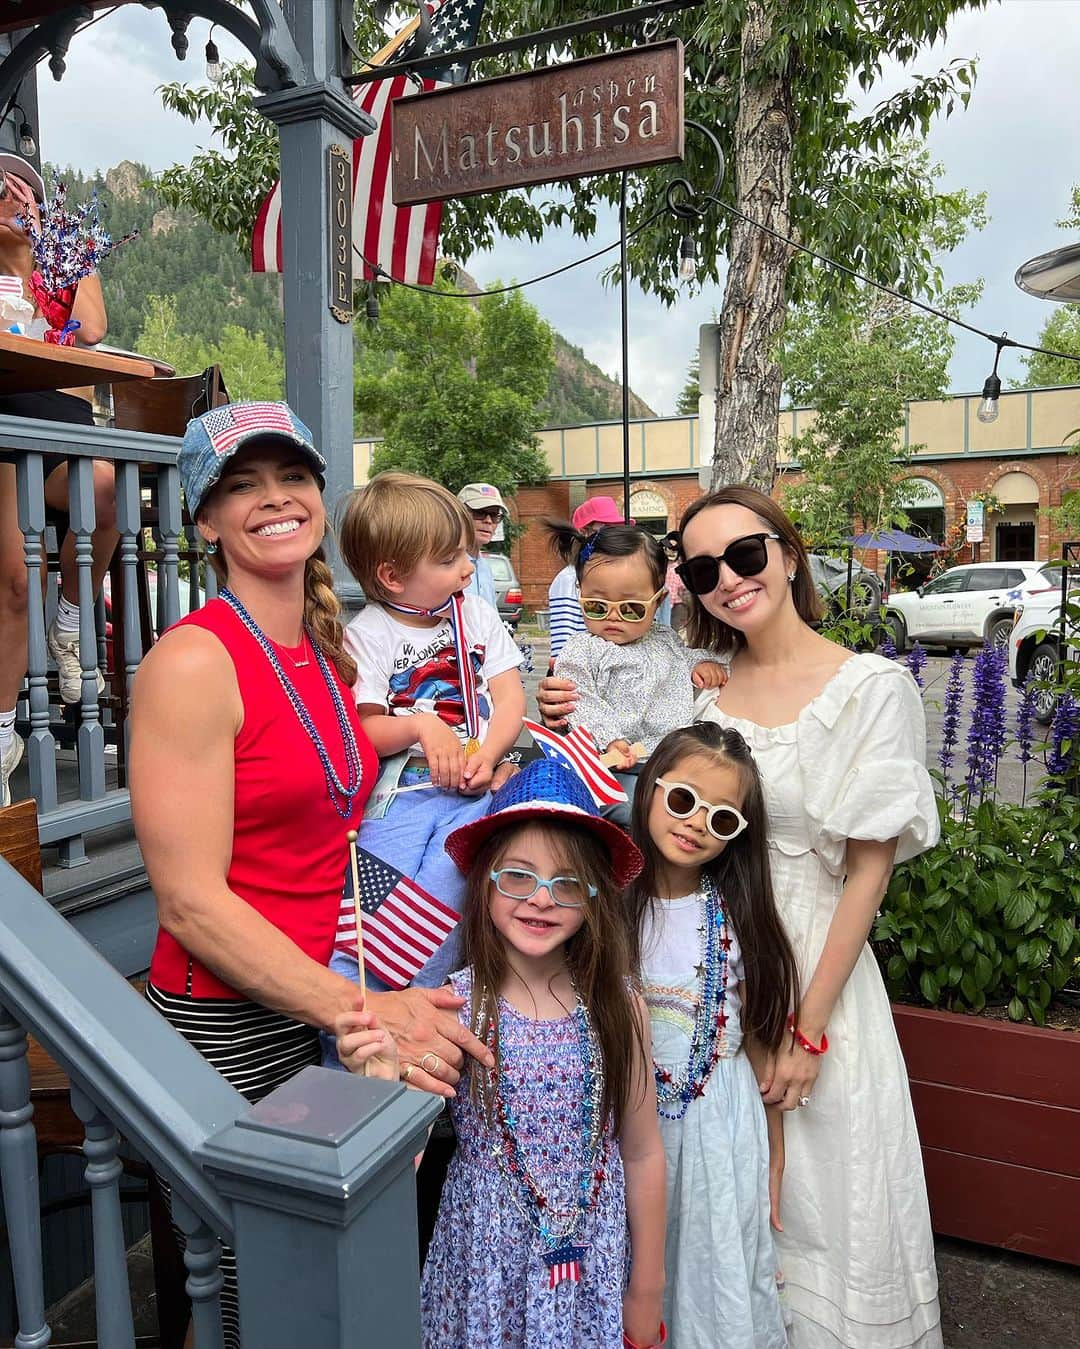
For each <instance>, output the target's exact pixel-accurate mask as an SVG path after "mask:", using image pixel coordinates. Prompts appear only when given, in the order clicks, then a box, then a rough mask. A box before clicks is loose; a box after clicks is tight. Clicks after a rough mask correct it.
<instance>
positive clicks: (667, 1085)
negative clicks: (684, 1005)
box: [653, 874, 731, 1119]
mask: <svg viewBox="0 0 1080 1349" xmlns="http://www.w3.org/2000/svg"><path fill="white" fill-rule="evenodd" d="M701 893H702V898H701V922H700V923H699V925H698V936H699V937H700V939H701V958H700V960H699V963H698V965H697V1014H696V1016H695V1017H694V1029H693V1033H692V1035H691V1037H690V1053H689V1054H688V1055H687V1060H686V1067H685V1068H684V1069H683V1070H682V1071H681V1072H680V1073H678V1074H675V1073H672V1072H671V1070H670V1069H668V1068H662V1067H661V1066H660V1065H659V1064H658V1063H657V1062H656V1061H655V1060H654V1061H653V1072H654V1073H655V1075H656V1106H657V1110H658V1111H659V1113H660V1114H661V1115H663V1117H664V1118H665V1119H682V1118H683V1116H684V1115H685V1114H686V1112H687V1110H689V1109H690V1102H691V1101H696V1100H697V1099H698V1097H699V1096H704V1095H705V1086H706V1083H707V1082H708V1080H709V1078H710V1077H711V1076H712V1071H713V1069H714V1068H715V1067H716V1065H717V1062H718V1061H719V1059H720V1040H721V1037H722V1036H723V1033H724V1027H725V1026H726V1025H727V1020H728V1019H727V1013H726V1012H725V1011H724V1003H725V1001H726V1000H727V979H728V952H729V951H730V950H731V937H730V936H729V935H728V928H727V919H726V918H725V917H724V908H723V902H722V900H721V898H720V894H719V891H718V890H717V888H716V885H715V884H714V883H713V880H712V878H711V877H710V876H708V875H704V874H703V875H702V878H701Z"/></svg>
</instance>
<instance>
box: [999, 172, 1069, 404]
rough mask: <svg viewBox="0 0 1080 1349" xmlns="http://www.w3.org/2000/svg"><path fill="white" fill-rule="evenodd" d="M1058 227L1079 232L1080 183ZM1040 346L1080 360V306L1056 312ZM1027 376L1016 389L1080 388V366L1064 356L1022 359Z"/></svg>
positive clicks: (1039, 355)
mask: <svg viewBox="0 0 1080 1349" xmlns="http://www.w3.org/2000/svg"><path fill="white" fill-rule="evenodd" d="M1057 223H1058V225H1059V226H1060V227H1061V228H1062V229H1063V230H1076V229H1080V183H1074V184H1073V186H1072V191H1071V192H1070V194H1069V207H1068V210H1067V211H1066V214H1065V216H1064V218H1063V219H1061V220H1059V221H1058V222H1057ZM1036 345H1037V346H1040V347H1047V348H1049V350H1051V351H1061V352H1064V353H1065V354H1066V355H1068V356H1076V357H1078V358H1080V304H1066V305H1061V306H1060V307H1057V308H1055V309H1054V311H1053V313H1051V315H1050V317H1049V318H1048V319H1047V320H1046V322H1045V323H1044V324H1043V326H1042V331H1041V332H1040V333H1039V338H1038V341H1037V343H1036ZM1022 359H1023V362H1024V367H1025V373H1024V376H1023V378H1022V379H1014V380H1010V383H1011V384H1012V385H1013V387H1014V388H1022V387H1023V386H1024V385H1032V384H1034V385H1047V384H1080V364H1078V363H1077V361H1067V360H1064V359H1063V358H1062V357H1061V356H1044V355H1043V354H1042V352H1039V351H1033V352H1031V353H1030V354H1028V355H1027V356H1024V357H1023V358H1022Z"/></svg>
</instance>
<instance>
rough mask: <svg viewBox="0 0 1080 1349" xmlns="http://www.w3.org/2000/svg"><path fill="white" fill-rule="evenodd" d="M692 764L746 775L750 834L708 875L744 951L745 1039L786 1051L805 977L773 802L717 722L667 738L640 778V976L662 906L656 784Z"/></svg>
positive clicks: (635, 922)
mask: <svg viewBox="0 0 1080 1349" xmlns="http://www.w3.org/2000/svg"><path fill="white" fill-rule="evenodd" d="M690 758H699V759H711V760H713V761H714V762H720V763H726V764H730V765H731V766H732V767H733V768H735V770H736V771H737V772H738V774H739V781H740V784H741V786H742V789H743V801H742V807H741V810H742V814H743V815H744V816H745V818H746V821H747V828H746V829H744V830H743V832H742V833H741V834H740V835H739V836H738V837H737V838H734V839H732V840H731V842H730V843H728V845H727V847H726V848H725V849H724V851H723V852H722V853H720V855H719V856H718V857H717V858H715V859H714V860H713V861H712V862H710V863H709V864H708V866H707V867H706V868H705V870H706V872H707V873H708V875H709V876H710V877H711V878H712V880H713V883H714V884H715V885H716V888H717V890H718V891H719V892H720V894H721V895H722V896H723V901H724V910H725V913H726V914H727V917H728V919H729V921H730V923H731V926H732V927H733V928H734V930H735V935H736V936H737V937H738V939H739V947H740V949H741V951H742V956H743V969H744V977H745V996H744V1000H743V1009H742V1026H743V1032H744V1034H746V1035H752V1036H754V1038H755V1039H756V1040H758V1041H759V1042H760V1043H761V1044H763V1045H765V1046H766V1047H767V1048H768V1049H773V1050H775V1049H779V1047H780V1045H781V1043H782V1041H783V1038H784V1031H785V1029H786V1027H787V1019H788V1014H789V1012H792V1011H794V1012H796V1014H797V1012H798V1006H797V1004H798V1000H799V972H798V967H797V966H796V964H795V955H794V952H793V951H792V949H791V942H790V941H789V940H788V936H787V933H786V932H785V931H784V925H783V923H782V922H781V921H780V915H779V913H778V912H777V909H776V900H775V898H774V896H773V888H772V877H771V874H770V870H769V852H768V848H767V847H766V843H765V840H766V835H767V832H768V826H769V821H768V816H767V814H766V811H765V795H764V792H763V790H762V786H761V778H760V776H759V775H758V770H757V765H756V764H755V763H754V759H753V756H752V755H751V753H750V750H749V747H748V746H747V744H746V741H745V740H744V739H743V738H742V736H741V735H740V734H739V733H738V731H733V730H729V729H728V728H727V727H724V726H718V725H717V724H716V723H715V722H698V723H696V724H695V725H693V726H687V727H685V728H684V729H682V730H679V731H671V732H670V733H669V734H668V735H665V736H664V738H663V740H661V741H660V743H659V745H657V747H656V749H655V750H654V751H653V752H652V754H651V755H650V756H649V760H648V762H647V763H646V765H645V767H644V768H643V769H642V772H641V776H640V777H639V778H638V785H637V791H636V793H635V795H634V805H633V811H632V814H631V822H630V832H631V834H632V836H633V839H634V842H635V843H636V844H637V845H638V847H639V848H640V849H641V851H642V854H643V856H644V858H645V867H644V870H643V871H642V873H641V875H640V876H639V877H638V878H637V880H635V881H633V882H632V883H631V884H630V886H629V887H628V888H627V891H626V896H625V903H626V905H627V913H628V927H629V929H630V941H631V954H632V958H633V961H634V968H635V969H639V968H640V965H641V938H642V932H643V930H644V925H645V921H646V919H648V918H649V917H650V916H651V914H652V911H653V907H654V905H656V904H657V903H658V902H661V901H658V900H657V899H656V870H657V868H656V847H655V845H654V844H653V842H652V839H651V837H650V835H649V811H650V809H651V807H652V802H653V794H654V791H655V788H656V779H657V778H662V777H665V776H666V775H667V774H669V773H670V772H671V770H672V769H673V768H674V767H675V766H676V765H677V764H678V763H680V762H682V760H684V759H690Z"/></svg>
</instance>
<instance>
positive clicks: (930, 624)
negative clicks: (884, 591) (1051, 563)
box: [885, 562, 1060, 651]
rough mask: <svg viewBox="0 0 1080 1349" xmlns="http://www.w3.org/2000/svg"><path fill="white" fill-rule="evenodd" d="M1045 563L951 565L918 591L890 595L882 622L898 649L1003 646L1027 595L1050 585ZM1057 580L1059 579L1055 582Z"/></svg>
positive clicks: (1050, 579) (1052, 575)
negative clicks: (920, 645) (919, 644)
mask: <svg viewBox="0 0 1080 1349" xmlns="http://www.w3.org/2000/svg"><path fill="white" fill-rule="evenodd" d="M1055 575H1056V573H1055V571H1054V569H1053V568H1047V566H1046V563H1044V562H971V563H968V564H967V565H966V566H963V567H950V568H949V570H948V571H943V572H942V573H941V575H940V576H935V577H934V579H933V580H932V581H927V583H926V584H925V585H921V586H919V588H918V590H909V591H901V592H895V593H893V594H892V595H890V596H889V600H888V604H887V606H886V616H885V623H886V626H887V627H888V628H889V629H890V631H891V634H892V639H893V642H894V643H895V645H896V649H897V651H904V650H905V649H906V647H907V646H908V644H909V643H910V642H914V641H916V640H918V641H919V642H922V643H923V644H924V645H925V644H927V643H930V644H934V645H939V646H949V647H957V648H961V649H966V648H968V647H972V646H980V645H981V644H982V643H983V642H990V643H992V644H993V645H994V646H1001V647H1003V646H1005V645H1006V643H1007V642H1008V640H1009V634H1010V633H1011V632H1012V625H1013V614H1014V613H1015V611H1016V607H1017V605H1019V604H1022V603H1023V602H1024V600H1025V598H1026V596H1027V595H1029V594H1031V593H1032V592H1033V591H1038V590H1044V589H1045V588H1046V587H1047V586H1048V585H1051V584H1053V577H1054V576H1055ZM1059 584H1060V582H1059Z"/></svg>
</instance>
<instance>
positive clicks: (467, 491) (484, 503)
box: [458, 482, 510, 610]
mask: <svg viewBox="0 0 1080 1349" xmlns="http://www.w3.org/2000/svg"><path fill="white" fill-rule="evenodd" d="M458 500H459V501H460V502H461V504H462V505H463V506H464V507H465V509H466V510H467V511H468V512H469V514H470V515H471V516H472V519H473V532H474V534H475V535H476V552H475V554H471V556H472V564H473V567H474V568H475V571H474V572H473V576H472V580H471V581H470V582H469V585H468V589H469V590H471V591H473V592H474V593H475V594H477V595H479V596H480V598H481V599H482V600H487V602H488V604H490V605H491V607H492V608H493V609H496V610H497V609H498V607H499V601H498V596H497V595H496V594H495V577H494V576H493V575H492V574H491V565H490V564H489V562H488V561H487V559H486V558H485V557H483V556H482V554H483V551H484V549H485V548H486V547H487V546H488V544H489V543H490V542H491V540H492V538H493V537H494V534H495V531H496V530H497V529H498V527H499V525H500V524H501V523H502V521H503V519H504V517H506V516H508V515H509V514H510V512H509V510H508V509H507V507H506V502H505V501H504V500H503V497H502V493H501V492H500V491H499V489H498V488H497V487H493V486H492V485H491V483H489V482H467V483H466V484H465V486H464V487H463V488H462V489H461V491H460V492H459V493H458Z"/></svg>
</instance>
